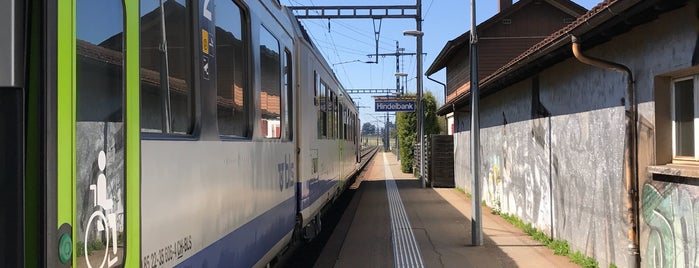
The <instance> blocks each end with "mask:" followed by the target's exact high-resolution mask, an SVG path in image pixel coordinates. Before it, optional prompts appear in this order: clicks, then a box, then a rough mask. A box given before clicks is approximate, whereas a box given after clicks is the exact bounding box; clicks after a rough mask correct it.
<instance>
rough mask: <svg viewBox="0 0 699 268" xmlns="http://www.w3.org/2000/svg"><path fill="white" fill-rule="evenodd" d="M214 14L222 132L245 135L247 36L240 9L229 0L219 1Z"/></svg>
mask: <svg viewBox="0 0 699 268" xmlns="http://www.w3.org/2000/svg"><path fill="white" fill-rule="evenodd" d="M216 14H226V16H225V17H226V19H217V20H216V40H215V41H216V50H215V51H216V55H217V56H216V111H217V115H216V117H217V120H218V132H219V135H221V136H229V137H248V136H249V135H250V133H249V131H248V129H249V128H248V120H249V119H248V118H249V117H250V116H249V113H250V108H249V107H250V104H249V101H248V100H249V98H248V96H249V91H250V90H249V83H248V77H249V76H248V73H249V71H248V58H249V57H248V54H249V53H248V49H247V48H248V38H247V31H245V30H244V29H245V27H243V25H244V23H245V17H244V13H243V10H242V9H241V8H240V7H238V5H236V4H235V3H233V2H232V1H218V2H217V3H216Z"/></svg>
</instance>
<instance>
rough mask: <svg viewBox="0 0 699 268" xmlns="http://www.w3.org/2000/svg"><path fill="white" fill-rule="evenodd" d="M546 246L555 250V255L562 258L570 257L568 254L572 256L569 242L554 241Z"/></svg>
mask: <svg viewBox="0 0 699 268" xmlns="http://www.w3.org/2000/svg"><path fill="white" fill-rule="evenodd" d="M546 246H547V247H548V248H550V249H552V250H553V254H556V255H561V256H568V254H570V246H568V241H565V240H552V241H551V243H549V244H548V245H546Z"/></svg>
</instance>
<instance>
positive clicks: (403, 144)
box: [396, 91, 446, 173]
mask: <svg viewBox="0 0 699 268" xmlns="http://www.w3.org/2000/svg"><path fill="white" fill-rule="evenodd" d="M404 96H406V97H414V96H415V95H414V94H407V95H404ZM423 101H424V103H425V110H424V114H425V117H424V120H425V121H424V123H425V128H424V134H425V135H427V136H429V135H431V134H439V133H440V127H439V124H440V123H439V121H438V120H437V118H438V117H437V114H436V112H437V101H436V99H435V98H434V95H432V93H431V92H429V91H428V92H426V93H425V94H424V95H423ZM445 125H446V123H445ZM396 127H397V128H398V142H399V143H400V145H399V146H400V159H401V171H403V172H405V173H412V169H413V160H414V159H415V156H414V155H413V147H414V146H415V142H416V141H417V113H416V112H398V113H397V114H396Z"/></svg>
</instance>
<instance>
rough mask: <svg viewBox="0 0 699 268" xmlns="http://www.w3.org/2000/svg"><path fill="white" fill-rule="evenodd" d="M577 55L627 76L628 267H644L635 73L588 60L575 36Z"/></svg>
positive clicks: (624, 68) (627, 68) (625, 141)
mask: <svg viewBox="0 0 699 268" xmlns="http://www.w3.org/2000/svg"><path fill="white" fill-rule="evenodd" d="M571 40H572V43H573V45H572V49H573V55H575V58H576V59H578V60H579V61H580V62H582V63H585V64H588V65H592V66H595V67H599V68H605V69H610V70H615V71H618V72H622V73H626V96H625V97H626V100H627V101H626V103H625V105H624V109H625V112H626V136H625V137H624V180H625V182H626V209H627V218H626V220H627V222H628V224H629V230H628V239H629V245H628V251H629V252H628V263H629V265H630V267H638V265H639V263H640V258H639V257H640V255H639V250H638V191H637V189H636V188H637V187H638V157H637V152H638V140H637V139H638V138H637V125H638V111H637V110H636V96H635V88H634V85H633V73H632V72H631V69H629V67H626V66H624V65H621V64H618V63H614V62H611V61H606V60H603V59H598V58H594V57H589V56H586V55H584V54H583V53H582V51H581V50H580V41H579V40H578V38H577V37H575V36H572V37H571Z"/></svg>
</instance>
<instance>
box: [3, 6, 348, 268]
mask: <svg viewBox="0 0 699 268" xmlns="http://www.w3.org/2000/svg"><path fill="white" fill-rule="evenodd" d="M3 5H4V6H3ZM0 10H3V11H2V12H5V13H3V15H6V16H1V17H2V19H1V20H3V23H1V24H2V25H3V26H2V31H0V34H2V35H3V37H4V38H3V41H0V58H2V59H7V60H3V61H2V62H0V111H2V113H0V114H1V115H0V119H1V120H0V127H1V128H2V129H3V131H1V133H2V134H0V168H1V169H0V176H2V177H3V187H0V196H3V198H4V199H3V201H4V202H3V203H4V204H5V205H4V206H3V207H2V208H0V213H2V215H7V217H2V218H0V224H1V226H2V228H3V230H5V232H3V233H2V234H0V240H1V241H4V243H2V245H1V246H0V260H2V264H3V265H4V266H9V267H12V266H15V267H21V266H30V267H36V266H44V267H69V266H70V267H120V266H124V267H172V266H182V267H204V266H216V267H251V266H264V265H266V264H267V263H269V262H270V261H272V260H273V258H274V257H275V256H276V255H277V254H279V252H281V251H282V249H283V248H284V247H286V246H288V245H289V243H291V242H292V240H293V239H312V238H313V236H314V235H316V234H317V232H318V231H319V230H320V228H321V226H320V221H319V220H317V219H318V218H319V215H320V214H321V211H322V208H323V207H325V206H326V205H327V204H329V203H330V202H332V200H333V199H334V198H335V197H336V196H337V195H339V194H340V192H341V191H342V190H343V189H344V188H345V186H346V181H347V179H348V178H349V177H350V176H351V175H352V174H353V173H354V172H356V171H357V168H358V165H357V163H356V162H357V159H358V157H357V155H358V154H359V150H358V137H357V135H358V126H359V123H358V117H357V112H358V111H357V108H356V106H355V105H354V103H353V101H352V100H351V98H350V97H349V96H348V95H347V94H346V93H345V92H344V90H343V89H342V86H341V85H340V84H339V83H338V82H337V81H338V80H337V78H336V77H335V76H334V74H333V73H332V70H331V69H330V68H329V67H328V64H327V63H326V62H325V60H324V59H323V58H322V56H321V55H320V53H319V52H318V50H317V49H316V48H315V47H314V46H313V44H312V43H311V42H310V40H309V39H308V38H307V35H305V33H304V32H303V29H302V28H301V27H300V25H299V24H298V22H297V20H296V19H295V18H294V17H293V15H292V14H291V13H290V12H289V11H288V10H287V9H286V8H284V7H283V6H282V5H280V4H279V3H278V2H277V1H275V0H259V1H258V0H256V1H242V0H241V1H238V0H197V1H194V0H140V1H135V0H134V1H131V0H123V1H120V0H104V1H93V0H70V1H56V0H9V1H5V2H4V4H0ZM7 241H11V242H9V243H8V242H7Z"/></svg>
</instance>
